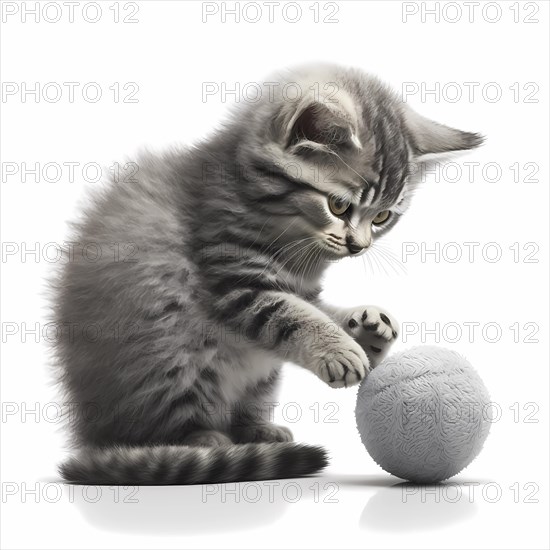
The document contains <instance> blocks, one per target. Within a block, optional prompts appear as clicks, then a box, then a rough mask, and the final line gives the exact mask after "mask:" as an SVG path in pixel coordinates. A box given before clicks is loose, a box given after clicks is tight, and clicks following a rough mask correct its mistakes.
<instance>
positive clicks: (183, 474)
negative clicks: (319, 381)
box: [59, 443, 328, 485]
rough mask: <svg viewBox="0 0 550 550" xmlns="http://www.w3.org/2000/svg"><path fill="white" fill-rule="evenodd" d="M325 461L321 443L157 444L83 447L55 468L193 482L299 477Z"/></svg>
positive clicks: (66, 474)
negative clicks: (313, 444)
mask: <svg viewBox="0 0 550 550" xmlns="http://www.w3.org/2000/svg"><path fill="white" fill-rule="evenodd" d="M327 464H328V460H327V454H326V451H325V450H324V449H323V448H322V447H316V446H311V445H301V444H295V443H260V444H246V445H230V446H227V447H186V446H169V445H159V446H151V447H112V448H106V449H99V448H83V449H81V450H80V451H79V453H78V455H77V456H75V457H73V458H70V459H69V460H68V462H66V463H65V464H62V465H61V466H60V469H59V470H60V473H61V475H62V476H63V478H64V479H65V480H66V481H69V482H72V483H79V484H86V485H194V484H199V483H230V482H238V481H261V480H265V479H281V478H293V477H302V476H305V475H309V474H314V473H317V472H319V471H321V470H322V469H323V468H324V467H325V466H326V465H327Z"/></svg>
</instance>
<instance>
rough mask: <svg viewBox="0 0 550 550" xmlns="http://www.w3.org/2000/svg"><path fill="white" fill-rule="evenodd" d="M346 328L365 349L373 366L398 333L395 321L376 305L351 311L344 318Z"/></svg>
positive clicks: (386, 350)
mask: <svg viewBox="0 0 550 550" xmlns="http://www.w3.org/2000/svg"><path fill="white" fill-rule="evenodd" d="M346 330H347V332H348V333H349V334H350V335H351V336H353V338H355V340H356V341H357V342H358V343H359V344H360V345H361V347H362V348H363V349H364V350H365V352H366V353H367V355H368V356H369V359H370V361H371V363H372V364H373V366H376V365H377V364H378V363H379V362H380V361H381V360H382V359H383V357H384V356H385V355H386V353H387V352H388V350H389V348H390V347H391V345H392V344H393V343H394V342H395V340H396V339H397V336H398V335H399V325H398V323H397V321H396V320H395V319H394V318H393V317H392V316H391V315H390V314H389V313H387V312H385V311H383V310H382V309H380V308H378V307H376V306H365V307H363V308H360V309H358V310H356V311H354V312H352V313H351V314H350V315H349V316H348V318H347V320H346Z"/></svg>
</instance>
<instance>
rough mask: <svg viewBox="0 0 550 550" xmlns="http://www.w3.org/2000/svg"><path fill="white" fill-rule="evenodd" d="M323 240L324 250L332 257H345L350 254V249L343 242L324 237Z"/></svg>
mask: <svg viewBox="0 0 550 550" xmlns="http://www.w3.org/2000/svg"><path fill="white" fill-rule="evenodd" d="M321 242H322V244H323V250H324V251H325V252H326V253H327V255H328V256H330V257H331V258H334V257H336V258H343V257H344V256H347V255H349V252H348V249H347V248H346V247H345V245H343V244H338V243H335V242H333V241H331V240H329V239H323V240H322V241H321Z"/></svg>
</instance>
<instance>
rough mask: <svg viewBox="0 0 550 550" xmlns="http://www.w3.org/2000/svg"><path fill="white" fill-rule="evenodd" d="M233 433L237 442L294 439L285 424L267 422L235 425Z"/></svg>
mask: <svg viewBox="0 0 550 550" xmlns="http://www.w3.org/2000/svg"><path fill="white" fill-rule="evenodd" d="M233 434H234V436H235V439H236V441H237V443H287V442H290V441H293V439H294V437H293V436H292V432H291V431H290V430H289V429H288V428H287V427H286V426H277V425H276V424H269V423H265V424H250V425H247V426H236V427H234V428H233Z"/></svg>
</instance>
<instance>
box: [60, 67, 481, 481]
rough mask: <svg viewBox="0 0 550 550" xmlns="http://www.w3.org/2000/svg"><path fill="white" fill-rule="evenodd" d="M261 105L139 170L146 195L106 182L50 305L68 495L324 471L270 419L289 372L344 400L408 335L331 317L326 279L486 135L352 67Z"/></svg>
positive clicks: (390, 322)
mask: <svg viewBox="0 0 550 550" xmlns="http://www.w3.org/2000/svg"><path fill="white" fill-rule="evenodd" d="M273 80H274V79H271V80H270V82H272V81H273ZM287 83H293V84H292V87H293V90H292V94H291V93H290V87H289V86H286V87H285V84H287ZM294 83H295V84H294ZM296 89H299V90H300V93H299V94H296ZM264 92H265V94H264V96H263V97H262V100H261V101H260V102H258V103H256V104H248V105H247V106H246V107H244V108H240V109H238V110H236V111H235V113H234V115H233V117H232V118H231V120H230V121H229V122H228V123H227V124H226V125H225V126H224V127H223V129H221V130H219V131H218V132H217V133H215V134H214V135H213V136H212V137H210V138H209V139H207V140H205V141H204V142H202V143H200V144H199V145H197V146H196V147H194V148H191V149H189V150H185V151H172V152H168V153H166V154H164V155H158V156H157V155H152V154H146V155H143V156H142V158H141V159H140V160H139V163H138V164H139V178H138V180H139V181H137V183H118V184H114V183H113V184H112V185H111V186H110V187H109V188H108V189H107V190H106V191H104V192H103V193H102V194H100V195H99V196H96V197H95V198H94V200H93V204H92V205H91V206H90V207H89V208H88V209H87V211H86V212H85V214H84V217H83V219H82V220H81V221H80V222H79V223H78V224H77V226H76V227H77V232H76V236H75V238H74V239H73V241H75V242H77V243H78V244H73V248H72V250H71V257H70V258H69V261H67V262H66V263H65V265H64V268H63V272H62V273H61V274H60V275H59V279H58V280H57V281H56V288H57V291H56V296H55V317H56V322H57V323H58V325H59V326H60V327H63V331H62V336H61V337H60V338H59V340H58V342H57V347H56V353H57V359H58V362H59V364H60V381H61V383H62V386H63V388H64V390H65V392H66V397H67V401H68V402H69V403H71V405H72V410H71V415H70V423H71V427H72V428H73V433H74V440H75V445H76V447H77V451H76V454H75V456H74V457H73V458H71V459H69V461H68V462H66V463H65V464H64V465H62V466H61V474H62V476H63V477H64V478H65V479H66V480H68V481H71V482H76V483H91V484H109V485H111V484H124V485H130V484H153V485H163V484H191V483H216V482H233V481H242V480H261V479H272V478H281V477H297V476H303V475H307V474H312V473H315V472H318V471H319V470H321V469H322V468H323V467H324V466H325V465H326V463H327V458H326V455H325V451H324V450H323V449H322V448H320V447H315V446H309V445H299V444H294V443H292V434H291V432H290V431H289V430H288V429H287V428H285V427H281V426H276V425H274V424H272V423H271V422H270V418H269V416H270V415H269V412H270V405H271V403H273V401H274V399H275V398H274V391H275V388H276V385H277V380H278V377H279V373H280V369H281V365H282V363H283V362H284V361H292V362H294V363H296V364H298V365H300V366H302V367H303V368H305V369H307V370H309V371H311V372H312V373H313V374H315V375H316V376H317V377H319V378H320V379H321V380H322V381H323V382H325V383H326V384H328V385H330V386H332V387H334V388H341V387H349V386H353V385H354V384H357V383H358V382H360V381H361V380H362V379H363V378H364V377H365V375H366V374H367V372H368V371H369V370H370V369H372V368H374V367H375V366H376V365H377V364H378V363H379V361H380V360H381V359H382V358H383V357H384V355H385V354H386V353H387V351H388V348H389V347H390V346H391V344H392V343H393V342H394V340H395V338H396V337H397V330H398V325H397V323H396V321H395V320H394V319H393V317H392V316H391V315H390V314H389V313H386V312H384V311H382V310H381V309H379V308H377V307H375V306H357V307H355V308H351V309H342V308H338V307H333V306H330V305H328V304H325V303H323V302H322V301H321V300H320V299H319V294H320V281H321V276H322V274H323V271H324V270H325V268H326V267H327V265H328V264H329V263H330V262H332V261H335V260H337V259H339V258H343V257H344V256H348V255H359V254H361V253H362V252H364V251H365V250H367V249H368V248H369V246H370V245H371V244H372V242H373V239H377V238H378V237H379V236H381V235H383V234H384V233H386V232H387V231H389V229H390V228H391V227H393V226H394V225H395V224H396V223H397V221H398V220H399V218H400V217H401V215H402V214H403V213H404V212H405V210H406V208H407V206H408V205H409V200H410V197H411V193H412V190H413V187H414V182H413V181H412V178H410V177H409V172H410V170H409V168H410V165H411V163H412V162H414V161H415V160H416V159H418V158H419V157H421V156H422V155H425V154H428V153H441V152H447V151H455V150H460V149H470V148H472V147H475V146H477V145H479V144H480V143H481V137H480V136H479V135H477V134H473V133H467V132H461V131H459V130H455V129H452V128H448V127H446V126H443V125H440V124H437V123H434V122H431V121H429V120H427V119H425V118H423V117H422V116H420V115H418V114H416V113H414V112H413V111H412V110H411V109H410V108H409V107H408V106H407V105H406V104H404V103H402V102H401V101H400V100H399V98H398V97H397V96H396V95H394V94H393V93H392V92H391V91H389V90H388V89H387V88H386V87H385V86H384V85H382V84H381V83H380V82H379V81H378V80H376V79H375V78H373V77H371V76H368V75H366V74H364V73H362V72H360V71H357V70H351V69H346V68H340V67H333V66H330V67H328V66H321V67H319V66H318V67H310V68H305V69H300V70H297V71H295V72H291V73H288V74H287V75H286V76H285V78H284V79H283V80H281V81H280V85H279V86H270V87H269V88H265V89H264ZM290 96H292V97H290ZM89 243H94V250H96V251H97V248H99V250H100V251H101V257H100V258H99V259H97V260H96V261H93V262H92V261H90V260H89V259H87V258H86V252H89V247H88V248H86V247H87V245H88V244H89ZM90 327H93V329H90Z"/></svg>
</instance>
